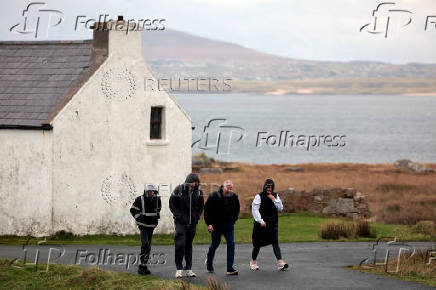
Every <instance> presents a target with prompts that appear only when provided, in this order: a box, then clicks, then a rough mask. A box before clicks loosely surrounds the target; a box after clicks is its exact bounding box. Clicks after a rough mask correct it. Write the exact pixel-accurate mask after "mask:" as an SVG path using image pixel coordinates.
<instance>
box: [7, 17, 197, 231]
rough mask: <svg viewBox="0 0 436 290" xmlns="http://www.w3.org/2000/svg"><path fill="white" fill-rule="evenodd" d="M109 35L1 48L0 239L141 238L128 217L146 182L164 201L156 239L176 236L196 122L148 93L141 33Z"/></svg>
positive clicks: (167, 99) (165, 98)
mask: <svg viewBox="0 0 436 290" xmlns="http://www.w3.org/2000/svg"><path fill="white" fill-rule="evenodd" d="M101 25H103V24H101ZM104 25H105V29H101V28H102V26H100V29H99V30H94V37H93V40H92V41H71V42H65V41H58V42H21V43H20V42H1V43H0V65H1V69H0V235H6V234H12V235H27V234H31V235H34V236H42V235H48V234H52V233H55V232H57V231H60V230H65V231H69V232H72V233H74V234H97V233H102V234H103V233H105V234H111V233H117V234H132V233H136V232H137V228H136V225H135V223H134V220H133V218H132V217H131V216H130V213H129V208H130V205H131V203H132V202H133V200H134V198H135V196H138V195H140V194H142V192H143V188H144V184H145V183H149V182H151V183H155V184H159V185H160V192H161V195H162V207H163V208H162V212H161V220H160V224H159V226H158V228H157V229H156V232H157V233H170V232H172V231H173V223H172V215H171V213H170V211H169V208H168V199H169V195H170V193H171V190H172V189H173V188H174V186H176V185H177V184H179V183H182V182H183V181H184V178H185V177H186V175H187V174H188V173H189V172H190V170H191V156H192V154H191V141H192V127H191V120H190V118H189V117H188V115H187V114H186V113H185V112H184V110H183V109H182V108H181V107H180V106H179V105H178V104H177V102H176V101H175V99H174V98H173V97H172V96H171V95H170V94H168V93H167V92H164V91H159V90H154V91H152V90H151V89H146V87H145V84H144V82H145V81H147V80H148V81H149V80H150V78H155V76H154V75H153V72H152V71H151V70H150V67H149V66H148V65H147V63H146V61H145V59H144V58H143V54H142V48H141V34H142V32H141V31H129V33H128V34H126V31H123V30H114V29H110V30H109V29H107V28H108V26H107V25H108V23H105V24H104ZM155 33H159V32H155Z"/></svg>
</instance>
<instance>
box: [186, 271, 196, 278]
mask: <svg viewBox="0 0 436 290" xmlns="http://www.w3.org/2000/svg"><path fill="white" fill-rule="evenodd" d="M185 276H186V277H197V275H196V274H195V273H194V272H193V271H192V270H185Z"/></svg>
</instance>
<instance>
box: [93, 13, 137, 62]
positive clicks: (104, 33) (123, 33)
mask: <svg viewBox="0 0 436 290" xmlns="http://www.w3.org/2000/svg"><path fill="white" fill-rule="evenodd" d="M91 29H93V30H94V32H93V49H94V53H95V54H98V55H103V56H113V55H119V56H123V57H129V56H131V57H139V56H142V27H138V23H135V22H130V21H125V20H124V17H123V16H118V19H117V20H116V21H115V20H110V21H106V22H95V23H94V25H93V26H92V27H91Z"/></svg>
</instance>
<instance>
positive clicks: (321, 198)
mask: <svg viewBox="0 0 436 290" xmlns="http://www.w3.org/2000/svg"><path fill="white" fill-rule="evenodd" d="M278 194H279V196H280V199H281V200H282V202H283V211H284V212H291V213H292V212H313V213H321V214H326V215H330V216H344V217H350V218H354V219H358V218H369V217H370V215H371V212H370V209H369V205H368V199H367V196H365V195H363V194H361V193H360V192H357V191H356V189H354V188H314V189H313V190H311V191H305V190H295V189H293V188H289V189H288V190H285V191H280V192H278ZM252 200H253V198H249V199H247V200H245V207H246V209H247V210H250V206H251V202H252Z"/></svg>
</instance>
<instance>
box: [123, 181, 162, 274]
mask: <svg viewBox="0 0 436 290" xmlns="http://www.w3.org/2000/svg"><path fill="white" fill-rule="evenodd" d="M161 208H162V204H161V200H160V196H159V193H158V190H157V188H156V186H154V185H153V184H147V185H146V186H145V189H144V194H143V195H141V196H138V197H137V198H136V199H135V202H134V203H133V205H132V207H131V208H130V213H131V214H132V216H133V217H134V218H135V221H136V224H137V225H138V228H139V232H140V236H141V253H140V262H141V264H140V265H139V267H138V274H141V275H148V274H150V270H148V268H147V262H148V260H149V256H150V250H151V238H152V236H153V231H154V228H155V227H156V226H157V224H158V221H159V218H160V210H161Z"/></svg>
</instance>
